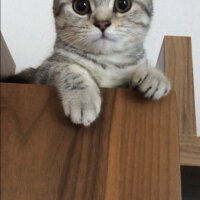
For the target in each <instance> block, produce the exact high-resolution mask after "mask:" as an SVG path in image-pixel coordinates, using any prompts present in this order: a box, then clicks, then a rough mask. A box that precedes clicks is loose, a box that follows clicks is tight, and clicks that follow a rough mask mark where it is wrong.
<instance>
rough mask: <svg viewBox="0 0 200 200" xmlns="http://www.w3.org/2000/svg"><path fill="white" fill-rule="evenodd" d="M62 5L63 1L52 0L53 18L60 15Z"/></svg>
mask: <svg viewBox="0 0 200 200" xmlns="http://www.w3.org/2000/svg"><path fill="white" fill-rule="evenodd" d="M64 5H65V0H54V3H53V12H54V16H55V17H57V16H59V15H60V13H61V11H62V9H63V6H64Z"/></svg>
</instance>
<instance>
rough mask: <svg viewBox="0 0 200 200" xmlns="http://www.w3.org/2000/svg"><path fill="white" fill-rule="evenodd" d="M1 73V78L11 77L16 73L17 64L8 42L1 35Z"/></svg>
mask: <svg viewBox="0 0 200 200" xmlns="http://www.w3.org/2000/svg"><path fill="white" fill-rule="evenodd" d="M0 34H1V33H0ZM0 68H1V71H0V77H5V76H9V75H12V74H14V73H15V62H14V60H13V58H12V56H11V54H10V52H9V50H8V47H7V45H6V42H5V40H4V38H3V36H2V34H1V67H0Z"/></svg>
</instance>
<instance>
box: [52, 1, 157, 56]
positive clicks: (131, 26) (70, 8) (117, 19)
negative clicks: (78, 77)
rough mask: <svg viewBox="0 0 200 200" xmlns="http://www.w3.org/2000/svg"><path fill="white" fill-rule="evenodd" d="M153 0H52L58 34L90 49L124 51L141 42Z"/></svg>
mask: <svg viewBox="0 0 200 200" xmlns="http://www.w3.org/2000/svg"><path fill="white" fill-rule="evenodd" d="M152 12H153V6H152V0H55V3H54V14H55V19H56V27H57V34H58V37H59V38H60V39H61V40H62V41H64V42H66V43H67V44H69V45H72V46H74V47H76V48H79V49H83V50H86V51H88V52H93V53H105V54H107V53H112V52H116V51H123V50H126V49H127V48H130V47H131V45H132V46H134V45H140V44H142V43H143V40H144V38H145V35H146V33H147V31H148V29H149V25H150V22H151V17H152Z"/></svg>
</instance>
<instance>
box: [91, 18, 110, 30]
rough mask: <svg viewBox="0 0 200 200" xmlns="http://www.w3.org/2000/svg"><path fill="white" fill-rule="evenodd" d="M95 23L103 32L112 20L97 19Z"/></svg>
mask: <svg viewBox="0 0 200 200" xmlns="http://www.w3.org/2000/svg"><path fill="white" fill-rule="evenodd" d="M94 25H95V26H96V27H98V28H99V29H100V30H101V31H102V32H104V31H105V30H106V28H108V27H109V26H110V25H111V22H110V21H95V22H94Z"/></svg>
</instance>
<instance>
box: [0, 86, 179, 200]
mask: <svg viewBox="0 0 200 200" xmlns="http://www.w3.org/2000/svg"><path fill="white" fill-rule="evenodd" d="M102 97H103V108H102V112H101V115H100V117H99V118H98V120H97V121H96V122H95V123H94V124H93V125H92V126H91V127H88V128H84V127H81V126H76V125H73V124H72V123H70V121H69V119H68V118H66V117H65V116H64V114H63V110H62V107H61V105H60V102H59V99H58V98H57V95H56V92H55V91H54V89H53V88H50V87H47V86H39V85H15V84H1V112H2V113H1V140H2V141H1V191H2V194H1V198H2V200H13V199H15V200H36V199H37V200H133V199H136V200H161V199H162V200H178V199H180V195H181V194H180V193H181V192H180V165H179V147H178V146H179V145H178V127H177V116H176V103H175V102H176V99H175V93H173V92H172V93H171V95H169V96H168V97H167V98H165V99H163V100H162V101H158V102H151V101H147V100H144V99H143V98H141V97H139V96H138V95H137V94H134V93H133V92H132V91H130V90H126V89H105V90H102Z"/></svg>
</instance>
